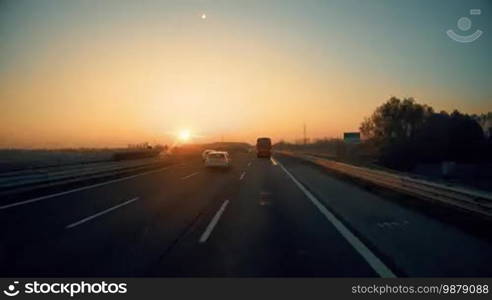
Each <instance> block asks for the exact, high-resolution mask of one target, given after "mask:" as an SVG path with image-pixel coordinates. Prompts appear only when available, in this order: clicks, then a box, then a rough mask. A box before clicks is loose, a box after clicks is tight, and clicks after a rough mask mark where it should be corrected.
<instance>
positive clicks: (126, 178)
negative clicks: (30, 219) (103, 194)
mask: <svg viewBox="0 0 492 300" xmlns="http://www.w3.org/2000/svg"><path fill="white" fill-rule="evenodd" d="M170 167H172V166H168V167H164V168H161V169H157V170H152V171H148V172H144V173H140V174H136V175H132V176H127V177H122V178H118V179H113V180H110V181H105V182H101V183H96V184H92V185H88V186H83V187H79V188H76V189H72V190H68V191H64V192H60V193H56V194H51V195H46V196H41V197H37V198H33V199H29V200H24V201H19V202H15V203H11V204H6V205H3V206H0V210H2V209H7V208H11V207H15V206H21V205H25V204H29V203H33V202H38V201H41V200H46V199H50V198H54V197H58V196H63V195H67V194H71V193H75V192H80V191H84V190H89V189H93V188H96V187H100V186H103V185H107V184H111V183H115V182H120V181H125V180H128V179H132V178H135V177H138V176H143V175H148V174H152V173H157V172H161V171H164V170H167V169H169V168H170Z"/></svg>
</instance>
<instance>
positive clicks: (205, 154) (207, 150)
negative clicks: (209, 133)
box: [202, 149, 215, 161]
mask: <svg viewBox="0 0 492 300" xmlns="http://www.w3.org/2000/svg"><path fill="white" fill-rule="evenodd" d="M214 151H215V150H212V149H206V150H203V152H202V160H203V161H205V160H206V159H207V155H208V154H209V153H210V152H214Z"/></svg>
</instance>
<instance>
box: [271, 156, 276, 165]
mask: <svg viewBox="0 0 492 300" xmlns="http://www.w3.org/2000/svg"><path fill="white" fill-rule="evenodd" d="M270 160H271V161H272V164H273V165H274V166H276V165H277V161H276V160H275V159H273V157H270Z"/></svg>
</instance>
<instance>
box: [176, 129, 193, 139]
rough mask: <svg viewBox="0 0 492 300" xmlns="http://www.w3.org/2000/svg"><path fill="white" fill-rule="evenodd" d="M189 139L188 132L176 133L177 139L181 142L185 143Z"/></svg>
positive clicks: (189, 134)
mask: <svg viewBox="0 0 492 300" xmlns="http://www.w3.org/2000/svg"><path fill="white" fill-rule="evenodd" d="M190 138H191V132H190V131H189V130H181V131H180V132H179V133H178V139H179V140H180V141H182V142H187V141H189V140H190Z"/></svg>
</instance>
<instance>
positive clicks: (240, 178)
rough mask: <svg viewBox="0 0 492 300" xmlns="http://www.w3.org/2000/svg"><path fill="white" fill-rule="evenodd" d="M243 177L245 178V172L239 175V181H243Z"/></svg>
mask: <svg viewBox="0 0 492 300" xmlns="http://www.w3.org/2000/svg"><path fill="white" fill-rule="evenodd" d="M244 176H246V172H245V171H243V172H242V173H241V176H240V177H239V180H243V179H244Z"/></svg>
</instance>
